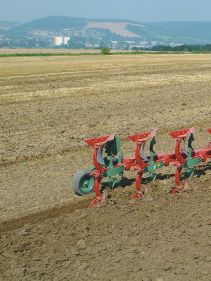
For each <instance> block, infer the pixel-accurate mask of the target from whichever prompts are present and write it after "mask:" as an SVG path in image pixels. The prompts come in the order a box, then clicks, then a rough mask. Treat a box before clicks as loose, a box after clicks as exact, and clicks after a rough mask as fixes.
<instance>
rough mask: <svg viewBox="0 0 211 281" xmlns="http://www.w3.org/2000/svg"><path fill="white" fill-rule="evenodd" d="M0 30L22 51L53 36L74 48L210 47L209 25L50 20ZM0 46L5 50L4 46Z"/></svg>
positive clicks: (0, 26)
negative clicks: (177, 45) (58, 37)
mask: <svg viewBox="0 0 211 281" xmlns="http://www.w3.org/2000/svg"><path fill="white" fill-rule="evenodd" d="M1 29H2V30H3V32H4V36H5V38H6V40H7V42H9V43H8V44H10V45H11V46H12V47H13V46H18V47H21V46H22V44H24V47H27V46H29V47H34V46H35V47H36V46H37V47H42V46H43V47H46V46H48V45H49V44H51V43H49V42H52V38H53V36H56V35H66V36H70V38H71V44H72V45H71V46H70V47H75V48H80V47H88V48H89V47H90V48H92V47H99V46H101V45H103V44H104V45H105V44H106V45H109V46H112V47H113V48H128V46H129V47H131V46H146V47H147V46H149V47H150V46H152V45H153V44H154V45H159V44H163V45H169V44H175V45H176V44H209V43H211V22H153V23H141V22H137V21H131V20H125V19H85V18H74V17H64V16H52V17H46V18H42V19H36V20H33V21H31V22H28V23H24V24H21V25H20V24H17V23H6V22H0V30H1ZM1 36H2V35H1ZM1 42H4V41H1ZM14 42H15V43H14ZM40 42H42V43H40ZM115 42H117V43H115ZM112 44H113V45H112ZM1 46H4V45H3V43H2V45H0V47H1Z"/></svg>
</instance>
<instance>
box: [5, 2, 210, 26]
mask: <svg viewBox="0 0 211 281" xmlns="http://www.w3.org/2000/svg"><path fill="white" fill-rule="evenodd" d="M210 11H211V0H59V1H58V0H0V20H12V21H18V22H27V21H30V20H33V19H37V18H42V17H46V16H71V17H84V18H90V19H92V18H117V19H129V20H136V21H140V22H152V21H211V12H210Z"/></svg>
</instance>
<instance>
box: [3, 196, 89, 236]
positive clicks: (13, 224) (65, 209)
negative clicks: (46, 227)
mask: <svg viewBox="0 0 211 281" xmlns="http://www.w3.org/2000/svg"><path fill="white" fill-rule="evenodd" d="M89 203H90V197H89V196H88V197H87V198H85V199H82V200H80V201H76V202H74V203H73V202H69V203H66V204H63V205H62V206H59V207H58V206H55V207H53V208H48V209H45V210H41V211H39V212H36V213H32V214H29V215H27V216H23V217H19V218H13V219H9V220H6V221H3V222H2V223H1V225H0V233H3V232H7V231H12V230H15V229H18V228H21V227H23V226H24V225H25V224H36V223H38V222H42V221H44V220H47V219H53V218H57V217H60V216H62V215H64V214H70V213H73V212H75V211H76V210H80V209H83V208H86V207H87V206H88V205H89Z"/></svg>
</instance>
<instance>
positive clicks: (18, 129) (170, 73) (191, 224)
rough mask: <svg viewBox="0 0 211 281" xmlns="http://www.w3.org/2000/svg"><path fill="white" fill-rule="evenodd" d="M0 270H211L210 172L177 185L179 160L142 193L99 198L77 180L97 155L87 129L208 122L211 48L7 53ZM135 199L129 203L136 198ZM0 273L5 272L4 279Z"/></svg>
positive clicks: (202, 125) (169, 275)
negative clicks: (93, 203)
mask: <svg viewBox="0 0 211 281" xmlns="http://www.w3.org/2000/svg"><path fill="white" fill-rule="evenodd" d="M0 120H1V122H0V224H1V225H0V233H1V234H0V235H1V236H0V254H1V255H0V277H1V278H2V280H73V281H75V280H99V281H101V280H102V281H104V280H112V281H113V280H144V281H146V280H148V281H149V280H153V281H154V280H160V281H162V280H164V281H165V280H167V281H169V280H176V281H177V280H178V281H179V280H182V281H183V280H184V281H188V280H204V281H210V280H211V229H210V227H211V226H210V224H211V222H210V217H211V212H210V209H211V208H210V206H211V172H210V167H209V165H208V164H207V165H205V166H203V167H200V168H199V169H198V172H197V173H196V175H195V177H194V179H193V181H192V184H191V191H190V192H189V193H187V194H182V195H179V196H176V197H170V196H169V194H168V190H169V188H170V187H172V186H173V184H174V183H173V180H174V179H173V177H172V176H171V175H172V171H168V170H164V171H163V172H164V173H165V174H168V176H163V177H161V176H160V179H161V178H163V180H159V179H158V181H156V182H155V183H151V184H148V187H149V194H148V195H147V197H146V199H145V201H144V202H141V201H138V202H133V203H132V202H130V194H131V193H132V191H133V190H134V188H135V184H134V182H133V180H132V179H133V178H134V176H135V174H134V173H131V174H129V177H130V178H131V180H130V181H128V186H127V187H125V188H121V187H120V188H118V189H116V190H115V191H112V192H110V191H109V194H110V195H111V198H109V199H108V202H107V204H105V205H104V206H102V207H100V208H96V209H92V210H86V209H84V206H86V204H87V202H88V201H89V200H90V197H88V198H85V199H84V198H78V197H77V196H75V195H74V194H73V192H72V190H71V180H72V176H73V174H74V173H75V172H76V171H77V170H78V169H80V168H86V167H89V165H90V164H91V150H90V148H89V147H86V146H85V144H84V143H83V139H84V138H88V137H93V136H98V135H104V134H108V133H110V132H116V133H118V134H119V135H120V136H121V138H122V140H123V147H124V152H125V154H126V155H132V154H133V151H134V147H133V144H130V143H129V142H128V141H127V140H126V138H127V136H128V135H129V134H132V133H136V132H141V131H145V130H148V129H151V128H158V129H159V130H158V138H157V146H156V149H157V151H159V152H160V151H163V152H170V151H172V150H173V147H174V142H173V141H172V140H171V139H170V137H169V136H168V134H167V133H168V132H169V131H171V130H175V129H180V128H184V127H191V126H196V128H197V133H196V141H195V147H196V148H197V147H203V146H206V144H207V142H208V141H210V136H209V135H208V134H207V133H206V129H207V128H209V127H211V55H190V54H187V55H156V54H149V55H146V54H145V55H115V56H114V55H112V56H101V55H98V56H71V57H31V58H29V57H26V58H24V57H21V58H1V59H0ZM128 202H130V203H131V204H128ZM0 280H1V279H0Z"/></svg>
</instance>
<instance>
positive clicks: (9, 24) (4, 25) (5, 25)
mask: <svg viewBox="0 0 211 281" xmlns="http://www.w3.org/2000/svg"><path fill="white" fill-rule="evenodd" d="M18 25H20V23H18V22H13V21H0V30H2V31H6V30H10V29H12V28H15V27H16V26H18Z"/></svg>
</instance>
